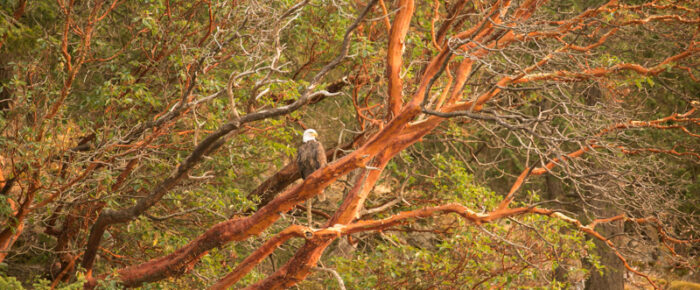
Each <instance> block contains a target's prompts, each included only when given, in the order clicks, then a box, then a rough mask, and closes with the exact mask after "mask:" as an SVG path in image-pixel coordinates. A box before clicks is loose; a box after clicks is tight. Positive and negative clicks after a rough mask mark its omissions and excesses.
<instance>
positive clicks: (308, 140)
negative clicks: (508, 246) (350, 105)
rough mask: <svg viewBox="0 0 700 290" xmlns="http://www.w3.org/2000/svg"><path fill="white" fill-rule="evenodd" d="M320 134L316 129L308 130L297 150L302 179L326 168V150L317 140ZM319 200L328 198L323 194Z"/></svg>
mask: <svg viewBox="0 0 700 290" xmlns="http://www.w3.org/2000/svg"><path fill="white" fill-rule="evenodd" d="M316 137H318V133H316V130H314V129H307V130H306V131H304V135H303V136H302V141H303V143H301V146H299V148H298V149H297V166H298V167H299V172H301V178H303V179H306V177H308V176H309V175H311V173H314V171H316V170H317V169H319V168H321V167H324V166H326V150H324V149H323V145H322V144H321V142H318V141H317V140H316ZM318 199H319V200H321V201H323V200H325V199H326V196H325V195H324V194H323V193H321V194H320V195H319V196H318Z"/></svg>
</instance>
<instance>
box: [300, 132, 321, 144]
mask: <svg viewBox="0 0 700 290" xmlns="http://www.w3.org/2000/svg"><path fill="white" fill-rule="evenodd" d="M316 137H318V133H316V130H314V129H306V131H304V136H302V140H303V141H304V143H306V142H309V141H311V140H316Z"/></svg>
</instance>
